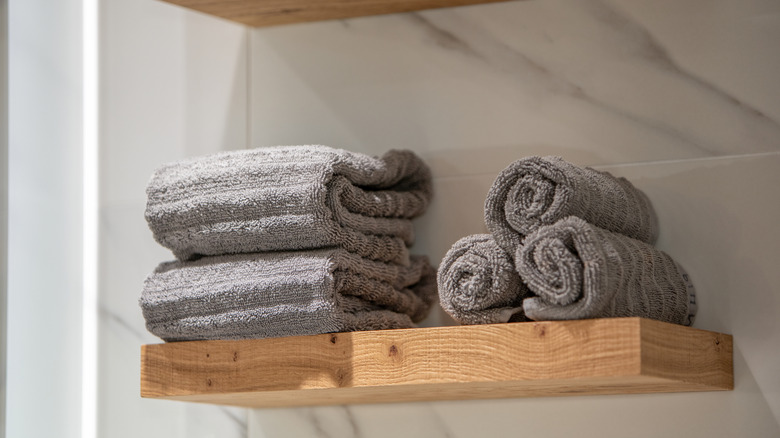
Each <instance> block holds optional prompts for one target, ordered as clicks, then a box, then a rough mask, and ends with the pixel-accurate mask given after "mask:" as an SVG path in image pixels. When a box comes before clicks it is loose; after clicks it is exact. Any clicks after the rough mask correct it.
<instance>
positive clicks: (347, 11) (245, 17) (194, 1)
mask: <svg viewBox="0 0 780 438" xmlns="http://www.w3.org/2000/svg"><path fill="white" fill-rule="evenodd" d="M162 1H165V2H168V3H173V4H176V5H180V6H184V7H187V8H190V9H194V10H196V11H200V12H204V13H206V14H211V15H215V16H217V17H222V18H226V19H228V20H232V21H236V22H238V23H242V24H246V25H249V26H274V25H277V24H290V23H303V22H306V21H322V20H335V19H341V18H352V17H363V16H367V15H381V14H393V13H397V12H411V11H419V10H423V9H433V8H444V7H450V6H465V5H473V4H479V3H496V2H500V1H508V0H162Z"/></svg>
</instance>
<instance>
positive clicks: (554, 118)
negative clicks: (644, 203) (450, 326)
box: [250, 0, 780, 176]
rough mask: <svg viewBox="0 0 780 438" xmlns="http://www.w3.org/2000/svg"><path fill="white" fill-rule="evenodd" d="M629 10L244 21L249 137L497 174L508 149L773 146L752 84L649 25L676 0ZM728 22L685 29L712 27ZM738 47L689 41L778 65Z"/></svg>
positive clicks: (779, 113) (766, 66)
mask: <svg viewBox="0 0 780 438" xmlns="http://www.w3.org/2000/svg"><path fill="white" fill-rule="evenodd" d="M725 3H728V2H725ZM725 3H724V4H725ZM686 4H687V3H686ZM729 4H731V3H729ZM638 5H641V4H638V3H632V2H608V1H598V0H582V1H570V0H568V1H558V0H544V1H529V2H506V3H497V4H491V5H481V6H472V7H463V8H449V9H440V10H431V11H423V12H418V13H409V14H397V15H392V16H386V17H368V18H360V19H354V20H347V21H343V22H325V23H314V24H308V25H300V26H289V27H279V28H270V29H260V30H253V31H252V36H251V44H250V57H251V61H250V63H251V64H252V70H253V77H254V78H255V79H256V80H255V81H253V83H252V87H251V88H252V93H253V98H252V101H251V115H250V118H251V120H250V125H251V126H252V131H251V134H252V135H251V137H252V139H251V143H252V144H253V145H255V146H262V145H273V144H291V143H311V142H320V143H330V144H334V145H337V146H343V147H347V148H350V149H354V150H363V151H366V152H373V153H379V152H380V151H382V150H385V149H387V148H388V147H410V148H413V149H415V150H418V151H420V152H421V153H423V154H426V157H428V158H431V159H432V161H433V162H434V165H435V170H436V171H437V172H436V173H437V175H438V176H457V175H463V174H464V173H480V172H497V171H498V170H500V167H499V166H501V163H504V162H506V161H507V160H508V159H510V158H511V157H513V156H517V155H518V153H519V154H535V153H542V154H545V153H546V154H560V155H564V156H567V157H571V158H574V159H577V160H578V161H580V162H584V163H585V164H609V163H623V162H635V161H657V160H668V159H685V158H697V157H707V156H723V155H738V154H743V153H758V152H771V151H777V150H779V149H780V141H778V139H780V124H779V123H778V118H779V117H780V103H778V102H772V103H771V104H769V106H767V104H766V103H765V102H764V103H762V104H761V105H758V104H757V103H756V100H757V99H756V98H755V95H756V93H755V92H754V91H753V90H755V89H756V88H757V87H761V86H762V85H761V84H760V83H750V82H746V79H745V78H747V76H745V77H744V78H742V77H741V78H742V82H740V83H739V84H738V86H735V85H734V83H733V81H732V82H728V81H721V80H720V79H718V77H719V76H718V75H717V74H711V73H712V72H711V71H710V70H711V68H710V67H708V66H707V65H705V64H704V63H700V62H698V63H697V62H696V59H694V60H693V61H690V59H691V56H690V52H691V48H690V47H689V46H690V44H689V43H688V42H687V41H682V40H674V39H670V38H668V37H666V35H665V34H663V33H659V32H662V31H660V30H657V29H656V28H658V27H660V26H659V25H658V24H657V23H656V22H661V23H662V24H663V25H665V26H667V27H669V26H678V27H679V26H681V24H680V23H678V22H676V21H673V20H672V17H675V13H676V8H677V7H679V8H681V9H684V8H685V7H687V6H685V4H681V5H680V6H675V4H673V3H663V4H659V5H656V8H657V9H660V10H661V11H662V12H660V13H659V14H658V15H659V16H660V17H665V16H668V17H670V18H669V20H666V21H664V20H661V19H658V18H656V17H649V14H647V13H646V12H643V11H642V9H641V8H640V6H638ZM712 7H713V8H716V9H717V7H716V6H712ZM722 7H723V8H725V6H722ZM774 9H777V8H776V7H775V8H774ZM745 10H746V11H747V12H744V14H749V13H750V11H751V9H750V5H746V6H745ZM752 10H753V11H755V12H753V13H754V14H762V13H763V14H766V12H765V11H763V10H762V9H761V8H760V7H758V6H753V9H752ZM651 18H652V19H651ZM741 19H742V18H741V16H739V17H737V16H735V17H734V22H733V23H731V22H726V23H723V22H722V21H718V22H715V21H713V22H712V23H710V24H711V26H710V27H708V26H707V24H708V23H706V22H704V23H702V21H701V20H696V21H695V22H692V23H691V24H690V27H691V29H690V31H689V32H690V33H695V34H696V35H699V34H704V35H707V34H712V35H713V37H715V36H717V35H721V34H722V30H721V29H722V28H724V27H727V25H729V24H732V26H734V25H736V24H739V23H741V21H738V20H741ZM653 20H655V21H653ZM724 20H726V19H724ZM649 22H653V23H654V24H653V26H650V25H648V23H649ZM344 23H348V24H347V25H344ZM770 29H772V31H771V32H773V35H775V36H776V37H778V38H780V24H779V25H777V26H774V27H772V28H770ZM673 30H675V32H677V33H680V32H682V31H681V30H679V29H673ZM668 33H673V32H668ZM765 33H770V32H769V31H767V32H765ZM751 35H752V34H750V35H748V36H750V38H754V39H755V38H757V37H753V36H751ZM746 38H747V37H746ZM750 41H751V42H752V41H753V40H750ZM753 46H755V44H753ZM753 46H745V47H738V46H736V44H735V45H723V46H719V45H714V44H713V45H701V46H700V47H696V50H697V52H700V53H704V54H708V53H719V51H724V50H730V52H728V53H727V54H729V53H733V54H734V55H735V56H736V55H740V56H741V57H743V58H749V59H752V61H753V64H751V65H745V66H744V67H743V69H744V70H751V71H754V70H755V71H761V72H764V75H766V76H768V75H769V74H770V72H776V73H777V74H780V62H779V61H780V59H778V58H780V57H778V56H774V57H770V58H767V57H766V56H763V55H762V51H759V50H753ZM721 47H725V48H721ZM751 56H752V58H750V57H751ZM697 59H698V58H697ZM708 69H709V70H708ZM745 75H747V73H746V74H745ZM260 78H262V80H260ZM486 149H487V150H490V152H491V154H482V155H492V156H484V157H483V158H482V159H480V160H473V156H474V153H473V152H472V151H476V150H480V151H485V150H486ZM443 156H446V159H445V158H442V157H443ZM474 161H477V162H476V163H475V162H474ZM437 166H438V167H437Z"/></svg>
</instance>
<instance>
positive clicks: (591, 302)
mask: <svg viewBox="0 0 780 438" xmlns="http://www.w3.org/2000/svg"><path fill="white" fill-rule="evenodd" d="M515 262H516V264H517V270H518V272H519V273H520V276H521V277H522V278H523V280H524V281H525V282H526V283H527V284H528V287H529V288H530V289H531V291H532V292H533V293H534V294H536V295H538V296H537V297H532V298H527V299H526V300H525V301H523V310H524V311H525V314H526V316H528V317H529V318H531V319H533V320H565V319H587V318H607V317H620V316H641V317H645V318H652V319H657V320H660V321H666V322H672V323H676V324H684V325H688V324H689V323H690V320H691V318H692V315H689V310H692V309H689V289H688V285H687V284H686V279H684V278H683V273H682V272H681V271H680V270H679V268H678V266H677V264H676V263H675V261H674V260H672V258H671V257H670V256H669V255H667V254H666V253H664V252H662V251H659V250H657V249H655V248H654V247H653V246H652V245H649V244H647V243H645V242H641V241H639V240H636V239H632V238H630V237H626V236H624V235H622V234H618V233H613V232H610V231H607V230H603V229H601V228H599V227H596V226H595V225H591V224H589V223H587V222H586V221H584V220H583V219H581V218H578V217H573V216H572V217H568V218H565V219H562V220H560V221H558V222H556V223H555V224H553V225H547V226H543V227H541V228H539V229H537V230H536V231H534V232H532V233H531V234H529V235H528V236H526V238H525V240H524V241H523V246H521V247H520V248H519V249H518V251H517V254H516V255H515ZM691 290H692V289H691Z"/></svg>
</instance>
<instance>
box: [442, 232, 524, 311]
mask: <svg viewBox="0 0 780 438" xmlns="http://www.w3.org/2000/svg"><path fill="white" fill-rule="evenodd" d="M437 278H438V284H439V300H440V302H441V306H442V307H443V308H444V310H445V311H446V312H447V313H448V314H449V315H450V316H452V317H453V318H454V319H455V320H456V321H458V322H460V323H462V324H491V323H499V322H508V321H510V320H511V321H525V320H527V319H526V318H525V317H524V315H523V309H522V303H523V298H526V297H527V296H529V295H530V292H529V291H528V288H527V287H526V286H525V285H524V284H523V282H522V281H521V280H520V276H519V275H518V273H517V272H516V271H515V266H514V264H513V262H512V260H511V259H510V258H509V256H508V255H507V254H506V252H504V250H502V249H501V248H500V247H499V246H498V245H496V242H495V240H493V236H491V235H490V234H476V235H473V236H467V237H464V238H462V239H460V240H459V241H457V242H456V243H455V244H454V245H452V248H450V250H449V251H447V254H446V255H445V256H444V259H442V261H441V265H440V266H439V273H438V277H437Z"/></svg>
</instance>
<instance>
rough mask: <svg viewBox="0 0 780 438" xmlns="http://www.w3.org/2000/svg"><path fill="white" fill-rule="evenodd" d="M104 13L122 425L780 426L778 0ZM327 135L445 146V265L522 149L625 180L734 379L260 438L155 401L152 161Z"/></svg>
mask: <svg viewBox="0 0 780 438" xmlns="http://www.w3.org/2000/svg"><path fill="white" fill-rule="evenodd" d="M101 5H102V8H103V12H102V18H101V24H102V30H101V41H102V48H101V57H102V59H101V69H102V70H101V78H102V89H101V92H102V97H101V105H102V110H101V115H102V120H101V131H102V135H101V166H100V170H101V199H100V202H101V218H100V220H101V222H100V237H101V248H100V254H101V264H100V306H101V307H100V310H101V316H100V336H101V338H100V349H101V350H100V351H101V352H100V385H99V388H100V395H99V405H100V406H101V410H100V427H99V435H100V436H110V437H125V436H126V437H135V436H145V437H172V436H174V437H175V436H182V437H183V436H188V437H189V436H220V437H223V436H226V437H230V436H244V435H246V434H247V433H248V435H249V436H251V437H308V436H311V437H315V436H319V437H321V436H333V437H357V436H370V437H384V436H387V437H394V438H395V437H398V436H405V437H436V436H450V437H472V436H473V437H477V436H498V435H510V436H512V435H520V434H528V435H541V436H560V435H564V434H577V435H578V436H599V437H612V436H614V437H623V436H671V437H675V436H702V437H704V436H707V437H717V436H724V437H727V436H777V435H778V434H780V426H778V421H779V420H780V380H778V379H777V378H776V370H778V369H780V353H778V351H777V349H776V348H775V347H776V345H778V343H779V342H780V326H779V325H778V324H776V323H775V321H776V320H777V315H778V314H780V291H778V289H777V286H776V285H777V284H780V273H779V272H780V271H778V270H777V269H776V265H777V256H776V255H775V248H776V247H777V246H778V245H777V244H778V243H780V238H779V237H780V235H779V234H778V232H777V231H776V227H775V218H777V217H778V216H780V207H779V206H778V205H780V204H779V203H778V202H777V195H776V194H774V187H776V186H778V185H780V172H779V171H780V123H779V121H780V88H779V87H777V86H776V78H778V77H780V52H778V51H777V50H776V48H775V46H776V44H772V43H773V42H774V41H778V40H780V5H778V4H777V2H773V1H769V0H767V1H759V0H749V1H741V0H718V1H706V2H705V1H703V0H683V1H676V2H671V1H667V2H642V1H639V0H625V1H604V2H597V1H594V0H587V1H585V0H583V1H577V0H567V1H555V0H538V1H534V2H507V3H500V4H492V5H482V6H474V7H466V8H455V9H444V10H438V11H428V12H423V13H417V14H400V15H393V16H385V17H371V18H362V19H353V20H345V21H333V22H325V23H309V24H302V25H293V26H285V27H278V28H269V29H259V30H252V31H251V32H250V31H247V30H245V29H244V28H242V27H240V26H236V25H234V24H231V23H227V22H225V21H223V20H219V19H215V18H211V17H206V16H203V15H200V14H197V13H193V12H188V11H185V10H183V9H179V8H177V7H174V6H170V5H167V4H163V3H160V2H157V1H155V0H104V1H103V2H102V3H101ZM139 29H142V31H139ZM305 143H323V144H329V145H332V146H339V147H344V148H348V149H352V150H356V151H364V152H369V153H380V152H382V151H384V150H386V149H389V148H393V147H405V148H411V149H414V150H416V151H418V152H420V153H421V154H422V155H423V156H424V157H426V158H427V159H428V161H429V162H430V163H431V165H432V167H433V169H434V173H435V177H436V181H435V183H436V189H437V197H436V200H435V202H434V204H433V206H432V208H431V210H430V212H429V213H428V214H427V215H426V217H424V218H423V219H421V220H419V221H418V223H417V226H418V235H419V241H418V243H417V246H416V247H415V250H416V251H418V252H423V253H427V254H429V255H430V256H431V258H432V259H433V260H437V259H439V258H440V257H441V256H442V255H443V253H444V252H445V251H446V250H447V249H448V248H449V246H450V245H451V244H452V243H453V242H454V241H456V240H457V239H458V238H459V237H461V236H463V235H466V234H470V233H476V232H482V231H484V225H483V224H482V203H483V201H484V196H485V193H486V191H487V188H488V187H489V185H490V183H491V182H492V179H493V177H494V176H495V175H496V173H497V172H499V171H500V170H501V169H502V168H503V167H504V166H506V165H507V164H509V163H510V162H511V161H513V160H514V159H516V158H519V157H521V156H524V155H530V154H560V155H563V156H564V157H566V158H568V159H570V160H572V161H574V162H577V163H580V164H583V165H594V166H598V167H600V168H603V169H606V170H609V171H610V172H613V173H615V174H618V175H622V176H626V177H627V178H629V179H631V180H632V181H634V182H635V183H636V184H637V185H638V186H639V187H641V188H642V189H644V190H646V191H647V193H648V194H649V195H650V197H651V198H652V200H653V202H654V203H655V205H656V207H657V209H658V212H659V215H660V218H661V222H662V235H661V238H660V241H659V243H658V246H659V247H660V248H661V249H664V250H666V251H667V252H669V253H670V254H671V255H672V256H674V257H675V258H676V259H678V260H679V261H680V262H681V263H682V264H683V265H685V266H686V268H687V269H688V270H689V272H690V274H691V276H692V277H693V279H694V281H695V283H696V285H697V288H698V291H699V293H700V301H701V306H700V310H699V311H700V314H699V318H698V320H697V322H696V326H697V327H700V328H704V329H711V330H718V331H723V332H726V333H732V334H733V335H734V338H735V347H736V348H735V357H734V359H735V373H736V389H735V391H733V392H725V393H692V394H669V395H664V394H655V395H630V396H628V395H626V396H621V395H618V396H601V397H568V398H537V399H514V400H493V401H460V402H436V403H416V404H392V405H360V406H349V407H328V408H301V409H266V410H252V411H251V412H250V415H249V424H248V430H247V426H246V424H245V423H244V411H242V410H225V409H223V408H218V407H212V406H208V405H206V406H203V405H195V404H187V403H177V402H168V401H154V400H142V399H140V398H139V397H138V395H137V394H138V373H139V370H138V348H139V346H140V344H142V343H149V342H158V340H157V339H156V338H154V337H153V336H151V335H150V334H148V333H147V332H146V331H145V329H144V326H143V319H142V318H141V314H140V311H139V309H138V307H137V298H138V294H139V293H140V285H141V282H142V281H143V278H144V277H145V276H146V275H147V274H148V273H149V272H150V271H151V270H152V269H153V268H154V266H155V265H156V264H157V263H158V262H159V261H162V260H166V259H168V258H170V254H169V253H168V252H167V251H165V250H163V249H162V248H160V247H158V246H157V245H156V244H155V243H154V242H153V240H152V238H151V235H150V233H149V232H148V230H147V229H146V225H145V223H144V222H143V219H142V218H143V206H144V193H143V189H144V187H145V184H146V181H147V179H148V178H149V176H150V175H151V172H152V170H153V169H154V168H155V167H157V166H158V165H159V164H161V163H163V162H165V161H169V160H172V159H176V158H179V157H183V156H191V155H197V154H202V153H207V152H211V151H216V150H222V149H232V148H243V147H248V146H268V145H275V144H305ZM453 217H455V218H458V220H457V221H453V220H452V218H453ZM434 319H435V318H434ZM442 320H443V318H442Z"/></svg>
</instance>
